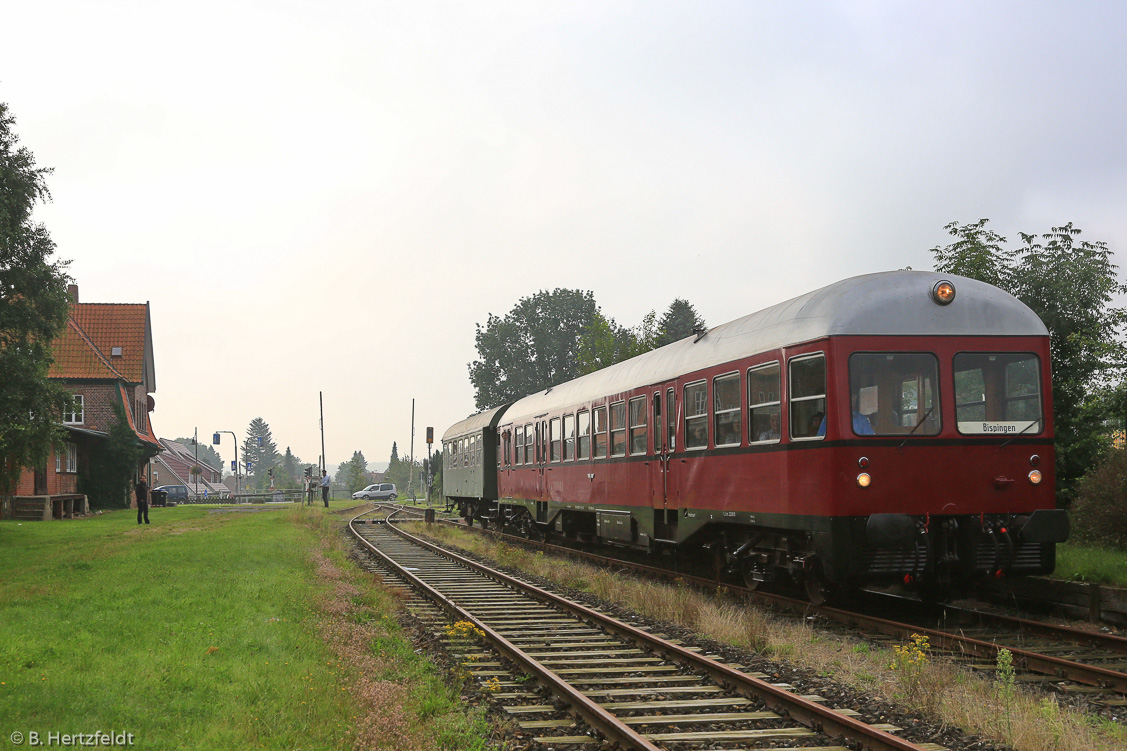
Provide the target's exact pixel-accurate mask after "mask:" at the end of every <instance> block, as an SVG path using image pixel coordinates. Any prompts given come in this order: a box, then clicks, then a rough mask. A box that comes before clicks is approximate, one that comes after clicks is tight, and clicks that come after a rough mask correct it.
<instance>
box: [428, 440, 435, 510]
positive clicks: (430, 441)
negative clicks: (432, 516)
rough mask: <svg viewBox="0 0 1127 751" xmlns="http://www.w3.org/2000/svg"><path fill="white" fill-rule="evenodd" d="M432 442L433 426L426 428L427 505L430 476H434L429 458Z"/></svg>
mask: <svg viewBox="0 0 1127 751" xmlns="http://www.w3.org/2000/svg"><path fill="white" fill-rule="evenodd" d="M432 443H434V428H427V486H426V487H427V506H428V507H429V506H430V478H432V477H434V467H432V466H431V462H432V461H434V460H433V459H431V458H430V445H431V444H432Z"/></svg>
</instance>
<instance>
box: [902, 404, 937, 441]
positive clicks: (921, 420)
mask: <svg viewBox="0 0 1127 751" xmlns="http://www.w3.org/2000/svg"><path fill="white" fill-rule="evenodd" d="M934 411H935V405H934V404H933V405H931V409H929V410H928V411H927V412H924V416H923V417H921V418H920V421H919V422H917V423H916V424H915V425H914V426H912V429H911V430H909V431H908V435H906V436H904V440H903V441H901V442H900V446H899V448H904V444H905V443H907V442H908V439H909V438H911V437H912V433H915V432H916V429H917V428H919V427H920V426H921V425H923V424H924V421H925V420H927V418H929V417H931V413H932V412H934Z"/></svg>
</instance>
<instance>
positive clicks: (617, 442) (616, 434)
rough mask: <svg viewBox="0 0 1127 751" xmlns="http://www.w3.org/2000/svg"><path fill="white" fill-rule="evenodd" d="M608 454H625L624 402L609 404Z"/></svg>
mask: <svg viewBox="0 0 1127 751" xmlns="http://www.w3.org/2000/svg"><path fill="white" fill-rule="evenodd" d="M610 455H611V456H626V402H616V403H615V404H612V405H610Z"/></svg>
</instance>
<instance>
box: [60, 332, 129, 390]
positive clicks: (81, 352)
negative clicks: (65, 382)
mask: <svg viewBox="0 0 1127 751" xmlns="http://www.w3.org/2000/svg"><path fill="white" fill-rule="evenodd" d="M54 357H55V360H54V362H52V363H51V369H50V370H49V371H48V376H49V377H51V378H109V379H113V380H118V379H121V380H125V376H124V375H122V374H121V372H120V371H118V370H117V369H116V368H115V367H114V366H113V365H112V364H111V363H110V361H109V359H108V358H107V357H106V356H105V355H103V354H102V352H101V351H100V350H99V349H98V347H97V346H96V345H95V344H94V342H93V341H91V340H90V337H89V336H87V335H86V333H85V332H84V331H83V330H82V329H81V328H80V327H79V325H78V324H77V323H75V322H74V319H73V318H68V319H67V327H66V329H64V330H63V333H62V336H60V337H59V338H58V339H56V340H55V343H54Z"/></svg>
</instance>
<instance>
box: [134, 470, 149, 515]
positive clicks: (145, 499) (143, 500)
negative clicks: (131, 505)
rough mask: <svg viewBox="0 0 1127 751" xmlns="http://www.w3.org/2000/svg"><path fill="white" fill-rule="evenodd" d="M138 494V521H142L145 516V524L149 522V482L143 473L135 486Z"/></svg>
mask: <svg viewBox="0 0 1127 751" xmlns="http://www.w3.org/2000/svg"><path fill="white" fill-rule="evenodd" d="M133 490H134V492H136V494H137V523H138V524H140V523H141V519H142V518H144V520H145V524H148V523H149V483H147V482H145V478H144V476H143V475H142V477H141V479H140V480H138V481H137V485H136V487H134V488H133Z"/></svg>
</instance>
